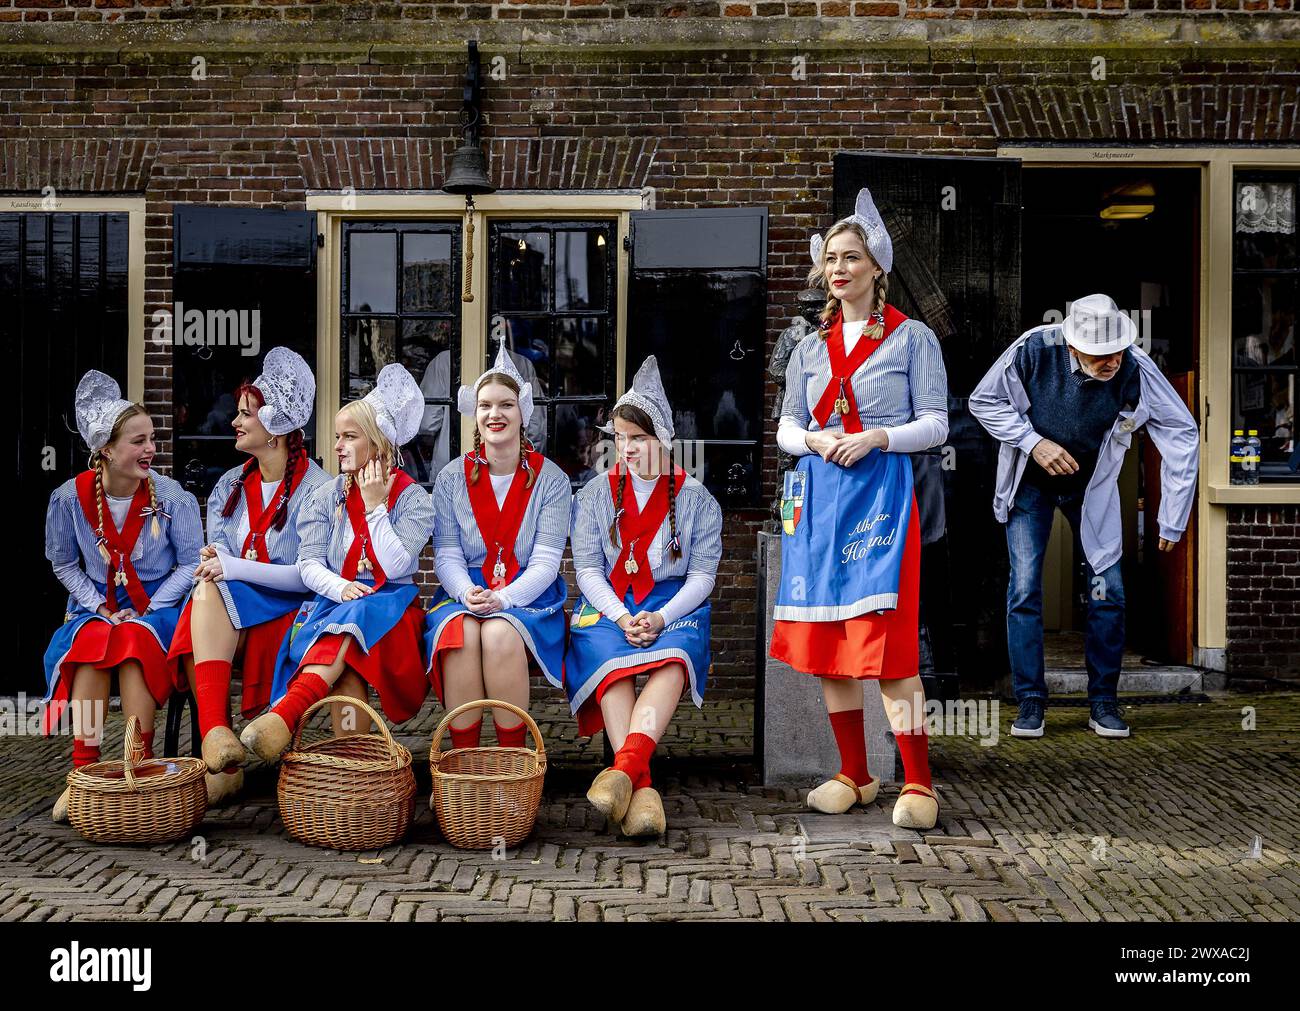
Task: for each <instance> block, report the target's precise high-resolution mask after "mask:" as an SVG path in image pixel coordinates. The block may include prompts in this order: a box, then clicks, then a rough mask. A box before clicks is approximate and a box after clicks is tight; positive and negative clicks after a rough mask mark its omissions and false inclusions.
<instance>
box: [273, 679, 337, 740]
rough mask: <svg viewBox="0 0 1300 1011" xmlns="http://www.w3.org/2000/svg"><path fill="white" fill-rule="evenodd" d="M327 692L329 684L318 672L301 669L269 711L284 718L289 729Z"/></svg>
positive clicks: (296, 724)
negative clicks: (282, 696)
mask: <svg viewBox="0 0 1300 1011" xmlns="http://www.w3.org/2000/svg"><path fill="white" fill-rule="evenodd" d="M329 693H330V686H329V685H327V684H326V683H325V681H324V679H323V678H322V677H321V676H320V675H319V674H314V673H312V672H311V671H303V672H302V673H301V674H299V675H298V676H297V677H296V678H294V679H293V684H291V685H290V686H289V690H288V691H287V692H285V693H284V698H282V699H281V700H280V702H279V704H277V705H276V706H275V707H274V708H272V709H271V712H273V713H275V714H276V715H277V716H278V717H280V719H282V720H284V722H285V723H286V724H288V726H289V729H290V730H293V729H295V728H296V727H297V726H298V724H299V723H300V722H302V714H303V713H305V712H306V711H307V710H308V709H310V708H311V707H312V706H313V705H314V704H315V703H317V702H319V701H320V700H321V699H323V698H325V696H327V695H328V694H329Z"/></svg>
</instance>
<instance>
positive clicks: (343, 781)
mask: <svg viewBox="0 0 1300 1011" xmlns="http://www.w3.org/2000/svg"><path fill="white" fill-rule="evenodd" d="M335 702H343V703H347V704H348V705H354V706H357V707H359V708H360V709H361V710H362V711H363V712H366V713H369V714H370V717H371V719H373V720H374V721H375V724H376V726H378V727H379V730H380V733H378V734H369V733H367V734H351V735H349V736H346V737H331V738H329V739H328V740H324V741H320V742H318V743H316V744H310V745H307V746H306V747H301V740H302V732H303V729H304V728H305V727H306V726H307V721H308V720H309V719H310V718H311V715H312V713H314V712H315V711H316V710H317V709H320V708H321V707H322V706H327V705H330V704H332V703H335ZM276 793H277V797H278V799H279V802H280V817H281V819H282V820H283V821H284V826H285V828H287V829H288V830H289V834H290V835H291V836H293V837H294V838H295V839H297V840H298V841H299V842H303V843H306V844H307V845H308V846H323V847H326V848H328V849H337V850H373V849H382V848H383V847H385V846H391V845H392V844H393V843H395V842H397V841H398V840H399V839H401V838H402V837H403V836H404V835H406V832H407V829H409V828H410V826H411V817H412V815H413V814H414V813H415V772H414V770H413V769H412V768H411V753H410V752H409V751H407V750H406V749H405V748H404V747H402V746H401V745H400V744H398V743H397V742H396V741H394V740H393V735H392V734H391V733H389V731H388V725H387V724H386V723H385V722H384V721H383V719H382V718H380V716H379V714H378V713H376V712H375V711H374V710H373V709H371V708H370V706H369V705H367V704H366V703H365V702H362V701H361V700H360V699H355V698H351V697H348V696H343V695H331V696H330V697H329V698H325V699H321V700H320V701H319V702H317V703H316V704H315V705H313V706H312V707H311V708H310V709H308V710H307V711H306V712H305V713H303V716H302V719H301V720H299V722H298V726H297V727H295V728H294V732H293V740H292V742H290V744H289V750H288V751H286V752H285V753H284V755H283V757H282V758H281V759H280V783H279V787H278V789H277V791H276Z"/></svg>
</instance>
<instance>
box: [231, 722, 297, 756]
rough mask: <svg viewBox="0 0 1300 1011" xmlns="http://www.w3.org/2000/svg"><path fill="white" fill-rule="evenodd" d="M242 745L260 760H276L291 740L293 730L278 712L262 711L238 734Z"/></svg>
mask: <svg viewBox="0 0 1300 1011" xmlns="http://www.w3.org/2000/svg"><path fill="white" fill-rule="evenodd" d="M239 739H240V741H242V742H243V744H244V747H246V748H247V749H248V750H249V751H251V752H252V753H253V754H255V755H256V756H257V757H258V758H260V759H261V760H262V761H264V762H267V763H271V762H275V761H278V760H279V758H280V756H281V755H283V754H284V750H285V748H287V747H289V742H290V741H292V740H293V731H291V730H290V729H289V724H287V723H285V722H284V719H283V718H282V717H281V716H280V714H279V713H275V712H271V713H263V714H262V715H261V716H259V717H258V718H257V719H255V720H254V721H253V722H252V723H250V724H249V725H248V726H246V727H245V728H244V732H243V733H242V734H240V735H239Z"/></svg>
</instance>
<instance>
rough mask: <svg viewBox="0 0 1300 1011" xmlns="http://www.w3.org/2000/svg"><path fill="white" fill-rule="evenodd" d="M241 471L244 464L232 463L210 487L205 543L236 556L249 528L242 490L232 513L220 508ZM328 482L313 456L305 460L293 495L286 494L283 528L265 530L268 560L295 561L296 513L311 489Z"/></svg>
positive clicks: (240, 553)
mask: <svg viewBox="0 0 1300 1011" xmlns="http://www.w3.org/2000/svg"><path fill="white" fill-rule="evenodd" d="M243 473H244V468H243V466H239V467H231V468H230V470H228V471H226V472H225V473H224V474H222V475H221V477H220V478H219V479H218V480H217V484H216V487H214V488H213V489H212V494H211V495H209V496H208V543H209V544H214V545H216V546H217V547H219V548H221V549H222V550H223V551H225V552H226V554H228V555H233V556H234V557H235V558H239V557H241V556H242V554H243V547H244V537H245V536H246V535H247V532H248V525H247V518H246V515H245V514H246V513H247V511H248V504H247V503H246V502H245V501H244V495H243V492H242V490H241V492H240V495H239V501H238V504H237V505H236V506H235V511H234V512H233V513H231V514H230V515H229V516H222V515H221V510H222V509H224V508H225V506H226V500H227V499H228V498H230V492H231V489H233V488H234V487H235V485H236V484H238V483H239V481H240V478H241V477H242V476H243ZM254 480H257V481H260V480H261V479H260V477H257V476H255V477H254ZM329 483H330V476H329V475H328V474H326V473H325V471H323V470H322V469H321V468H320V467H319V466H318V465H317V464H316V461H315V460H308V461H307V470H306V472H304V474H303V475H302V481H301V482H300V483H299V484H298V486H297V487H296V488H294V490H293V495H292V496H290V498H289V515H288V516H287V517H286V518H285V521H284V529H282V530H276V529H275V527H274V526H272V527H270V528H269V529H268V530H267V531H266V537H265V544H266V550H267V552H268V553H269V554H270V561H271V562H273V563H275V564H279V565H294V564H296V563H297V561H298V545H299V534H298V517H299V515H300V514H301V513H302V510H303V506H304V505H305V504H306V503H307V500H308V499H310V498H311V496H312V492H314V491H315V490H316V489H317V488H319V487H320V486H321V485H325V484H329ZM259 490H260V489H259ZM241 523H242V524H244V529H243V535H241V533H240V524H241ZM260 543H262V542H261V541H259V544H260Z"/></svg>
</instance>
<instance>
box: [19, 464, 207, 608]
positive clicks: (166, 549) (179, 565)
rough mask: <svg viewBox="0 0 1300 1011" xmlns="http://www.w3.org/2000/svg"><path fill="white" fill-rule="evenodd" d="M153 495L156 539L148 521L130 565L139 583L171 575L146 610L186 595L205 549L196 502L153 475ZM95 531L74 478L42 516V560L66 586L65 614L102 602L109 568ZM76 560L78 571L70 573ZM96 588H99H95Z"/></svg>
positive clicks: (164, 478) (55, 494) (171, 603)
mask: <svg viewBox="0 0 1300 1011" xmlns="http://www.w3.org/2000/svg"><path fill="white" fill-rule="evenodd" d="M153 482H154V493H155V495H156V496H157V499H158V508H159V510H160V512H161V514H162V515H160V516H159V517H158V522H159V524H160V525H161V528H162V529H161V530H160V531H159V536H158V537H154V536H153V533H152V523H151V522H150V521H149V520H145V524H144V529H143V530H141V531H140V536H139V538H138V539H137V540H136V542H135V549H134V550H133V551H132V552H131V564H132V566H133V567H134V568H135V572H136V575H137V576H139V577H140V580H141V581H142V582H145V583H148V582H152V581H153V580H156V579H161V578H162V577H163V576H168V573H170V576H168V578H167V579H166V580H165V581H164V582H163V583H162V585H161V586H159V587H158V589H157V591H156V592H155V593H154V595H153V598H152V600H151V601H150V604H149V607H150V610H154V611H158V610H161V609H162V608H165V607H172V606H174V605H175V604H176V603H178V602H179V601H180V599H181V598H182V597H183V596H185V594H186V593H187V592H189V588H190V585H191V584H192V583H193V581H194V569H195V567H196V566H197V565H198V563H199V549H200V548H201V547H203V524H202V522H201V521H200V519H199V503H198V500H197V499H196V498H195V497H194V496H193V495H191V494H190V493H189V492H187V491H186V490H185V489H184V488H182V487H181V486H180V484H179V483H177V482H176V481H174V480H172V479H171V478H170V477H167V476H166V475H163V474H154V475H153ZM96 541H97V538H96V537H95V531H94V530H93V529H92V528H91V525H90V524H89V523H88V522H87V521H86V517H85V515H84V514H83V513H82V511H81V503H80V501H78V499H77V482H76V478H69V479H68V480H67V481H64V482H63V484H61V485H59V487H57V488H56V489H54V491H53V493H52V494H51V495H50V504H49V508H48V509H47V510H46V513H45V557H46V558H48V559H49V560H50V563H51V564H52V565H53V566H54V568H55V570H56V572H57V571H58V570H59V569H60V568H62V570H63V571H62V572H60V573H59V577H60V580H61V581H62V582H63V584H64V586H66V587H67V588H68V592H69V597H68V610H69V611H72V610H73V609H74V605H75V604H78V603H79V604H80V605H81V606H82V607H85V609H86V610H88V611H94V610H96V609H97V608H98V607H99V605H100V604H102V603H104V594H103V593H101V592H100V591H99V586H103V585H104V583H105V581H106V580H107V578H108V569H107V566H106V565H105V564H104V559H103V558H101V557H100V554H99V548H98V547H97V545H96ZM78 559H80V561H81V565H82V569H81V570H76V569H69V565H75V564H76V562H77V561H78ZM96 584H98V586H97V585H96Z"/></svg>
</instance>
